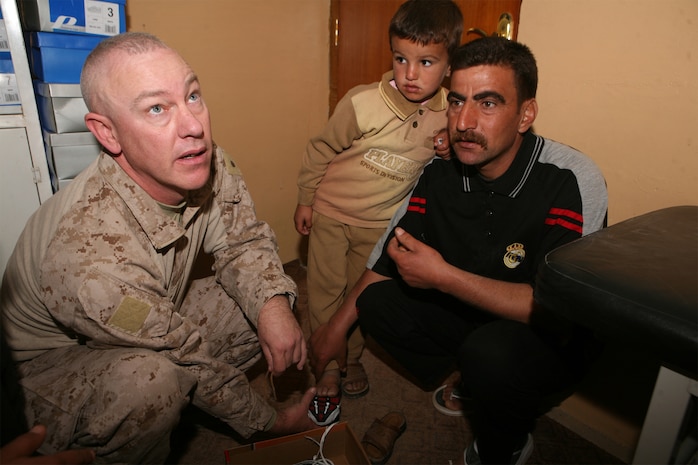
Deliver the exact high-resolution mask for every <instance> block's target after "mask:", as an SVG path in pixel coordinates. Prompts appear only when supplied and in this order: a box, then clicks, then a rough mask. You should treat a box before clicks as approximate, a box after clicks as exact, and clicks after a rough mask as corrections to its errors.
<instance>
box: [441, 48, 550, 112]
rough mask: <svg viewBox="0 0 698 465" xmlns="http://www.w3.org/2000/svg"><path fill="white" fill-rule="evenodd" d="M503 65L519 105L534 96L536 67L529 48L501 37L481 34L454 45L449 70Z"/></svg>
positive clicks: (536, 79) (536, 77)
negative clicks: (509, 71) (509, 72)
mask: <svg viewBox="0 0 698 465" xmlns="http://www.w3.org/2000/svg"><path fill="white" fill-rule="evenodd" d="M481 65H491V66H503V67H506V68H510V69H512V70H513V71H514V77H515V80H516V93H517V95H518V102H519V105H521V103H523V102H524V101H526V100H528V99H532V98H535V96H536V91H537V89H538V66H537V65H536V59H535V57H534V56H533V53H531V50H530V49H529V48H528V47H527V46H525V45H524V44H521V43H519V42H514V41H511V40H508V39H505V38H504V37H483V38H481V39H476V40H474V41H472V42H468V43H467V44H464V45H461V46H460V47H458V49H457V50H456V52H455V53H454V54H453V56H452V57H451V72H452V73H453V72H455V71H458V70H459V69H466V68H472V67H473V66H481Z"/></svg>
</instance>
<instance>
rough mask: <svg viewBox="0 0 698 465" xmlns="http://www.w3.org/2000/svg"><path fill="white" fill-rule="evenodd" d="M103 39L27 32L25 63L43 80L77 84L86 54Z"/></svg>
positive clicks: (36, 76) (37, 77)
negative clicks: (27, 41) (28, 49)
mask: <svg viewBox="0 0 698 465" xmlns="http://www.w3.org/2000/svg"><path fill="white" fill-rule="evenodd" d="M102 40H104V37H100V36H88V35H78V34H55V33H53V32H31V33H30V34H29V48H30V50H31V53H30V54H29V66H30V68H31V71H32V74H33V75H34V77H35V78H36V79H38V80H40V81H43V82H50V83H56V84H79V83H80V73H81V72H82V66H83V65H84V64H85V59H87V55H89V54H90V52H91V51H92V50H93V49H94V48H95V47H96V46H97V44H98V43H100V42H101V41H102Z"/></svg>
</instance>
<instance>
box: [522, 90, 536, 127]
mask: <svg viewBox="0 0 698 465" xmlns="http://www.w3.org/2000/svg"><path fill="white" fill-rule="evenodd" d="M521 110H522V111H521V122H520V123H519V133H521V134H523V133H524V132H526V131H528V130H529V129H530V128H531V126H533V122H534V121H535V120H536V116H538V102H536V99H534V98H532V99H530V100H526V101H525V102H524V103H523V105H521Z"/></svg>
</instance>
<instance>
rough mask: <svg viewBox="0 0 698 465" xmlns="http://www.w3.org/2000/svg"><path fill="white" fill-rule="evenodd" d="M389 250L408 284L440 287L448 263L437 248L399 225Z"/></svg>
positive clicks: (429, 287) (418, 286) (432, 287)
mask: <svg viewBox="0 0 698 465" xmlns="http://www.w3.org/2000/svg"><path fill="white" fill-rule="evenodd" d="M387 252H388V255H390V258H392V259H393V261H394V262H395V264H396V265H397V270H398V272H399V273H400V276H401V277H402V279H403V280H404V281H405V282H406V283H407V284H409V285H410V286H412V287H416V288H420V289H439V283H440V282H441V281H442V279H441V277H440V273H442V272H443V271H445V268H446V267H447V266H446V265H447V263H446V261H445V260H444V259H443V257H442V256H441V254H440V253H439V252H437V251H436V249H433V248H432V247H429V246H428V245H426V244H425V243H423V242H422V241H420V240H418V239H416V238H414V237H413V236H412V235H410V234H409V233H408V232H407V231H405V230H404V229H402V228H399V227H398V228H395V236H394V237H393V238H392V239H391V240H390V242H389V243H388V248H387Z"/></svg>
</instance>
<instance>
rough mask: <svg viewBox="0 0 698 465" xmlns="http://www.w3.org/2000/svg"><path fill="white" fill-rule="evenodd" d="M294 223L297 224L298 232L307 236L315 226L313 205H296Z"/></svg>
mask: <svg viewBox="0 0 698 465" xmlns="http://www.w3.org/2000/svg"><path fill="white" fill-rule="evenodd" d="M293 224H295V225H296V231H298V234H302V235H304V236H307V235H308V234H310V230H311V229H312V227H313V207H311V206H309V205H298V206H296V213H295V214H294V215H293Z"/></svg>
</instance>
